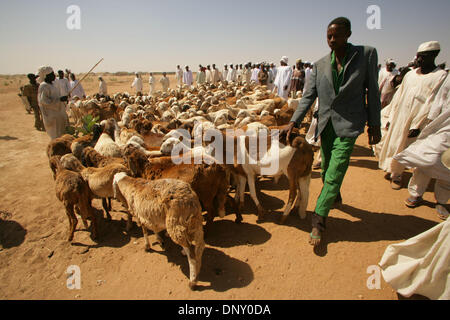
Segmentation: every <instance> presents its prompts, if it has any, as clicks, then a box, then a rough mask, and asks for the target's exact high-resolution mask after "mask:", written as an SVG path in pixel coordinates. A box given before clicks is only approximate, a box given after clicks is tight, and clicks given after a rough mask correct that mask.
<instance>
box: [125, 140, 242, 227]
mask: <svg viewBox="0 0 450 320" xmlns="http://www.w3.org/2000/svg"><path fill="white" fill-rule="evenodd" d="M124 160H125V161H126V162H127V164H128V168H130V170H131V172H132V173H133V176H135V177H142V178H146V179H149V180H154V179H161V178H171V179H179V180H182V181H185V182H188V183H189V184H190V185H191V187H192V189H193V190H194V191H195V192H196V193H197V195H198V198H199V200H200V203H201V204H202V207H203V209H204V210H206V211H207V212H208V215H207V220H206V221H207V222H206V223H207V226H208V225H209V224H210V223H211V222H212V221H213V219H214V217H215V216H217V215H219V216H221V217H223V216H224V215H225V201H226V196H227V191H228V177H227V172H226V170H225V168H224V167H223V166H221V165H218V164H212V165H206V164H184V163H181V164H175V163H174V162H173V161H172V158H171V157H159V158H147V157H146V156H145V154H144V153H142V152H141V151H140V150H138V149H137V148H135V147H133V146H127V147H126V148H125V150H124ZM239 218H240V219H239ZM236 220H239V221H240V220H242V218H241V217H240V215H239V216H238V215H237V217H236Z"/></svg>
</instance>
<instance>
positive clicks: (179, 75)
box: [175, 65, 183, 87]
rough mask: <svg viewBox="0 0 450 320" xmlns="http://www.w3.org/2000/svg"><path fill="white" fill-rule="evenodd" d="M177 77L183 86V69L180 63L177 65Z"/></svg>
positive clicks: (178, 82) (179, 83)
mask: <svg viewBox="0 0 450 320" xmlns="http://www.w3.org/2000/svg"><path fill="white" fill-rule="evenodd" d="M175 78H176V79H177V84H178V86H180V87H181V86H182V85H183V70H182V69H181V68H180V65H178V66H177V71H175Z"/></svg>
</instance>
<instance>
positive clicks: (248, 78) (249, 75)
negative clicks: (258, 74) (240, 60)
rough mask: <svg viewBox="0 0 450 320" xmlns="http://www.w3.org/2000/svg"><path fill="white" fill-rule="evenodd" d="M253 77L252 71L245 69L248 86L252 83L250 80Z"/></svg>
mask: <svg viewBox="0 0 450 320" xmlns="http://www.w3.org/2000/svg"><path fill="white" fill-rule="evenodd" d="M251 77H252V71H251V70H250V69H248V68H245V70H244V80H245V81H246V82H247V84H249V83H250V78H251Z"/></svg>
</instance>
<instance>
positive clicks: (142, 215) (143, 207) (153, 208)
mask: <svg viewBox="0 0 450 320" xmlns="http://www.w3.org/2000/svg"><path fill="white" fill-rule="evenodd" d="M113 186H114V193H115V198H116V199H118V200H119V201H121V202H122V204H123V205H124V206H126V207H127V208H128V210H129V211H130V212H131V214H132V215H133V216H134V217H136V219H137V220H138V222H139V223H140V225H141V227H142V232H143V234H144V239H145V250H146V251H150V250H151V245H150V243H149V241H148V234H147V229H150V230H152V231H153V232H154V233H155V234H158V233H159V232H161V231H164V230H167V233H168V234H169V236H170V238H171V239H172V240H173V242H175V243H177V244H178V245H180V246H181V247H182V248H183V250H184V252H185V254H186V255H187V258H188V262H189V288H191V290H194V289H195V287H196V284H197V278H198V275H199V273H200V269H201V264H202V255H203V250H204V248H205V241H204V239H203V224H202V221H203V218H202V212H201V211H202V210H201V205H200V202H199V200H198V197H197V195H196V193H195V192H194V191H193V190H192V188H191V187H190V185H189V184H188V183H186V182H183V181H181V180H176V179H159V180H154V181H149V180H146V179H139V178H132V177H129V176H127V175H126V174H125V173H118V174H116V175H115V176H114V180H113ZM158 240H161V238H160V237H159V238H158ZM161 244H162V243H161Z"/></svg>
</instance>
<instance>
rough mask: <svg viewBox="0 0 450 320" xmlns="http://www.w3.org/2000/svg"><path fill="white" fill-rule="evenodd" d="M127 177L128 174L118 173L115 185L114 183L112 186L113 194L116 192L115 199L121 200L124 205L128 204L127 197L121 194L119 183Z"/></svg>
mask: <svg viewBox="0 0 450 320" xmlns="http://www.w3.org/2000/svg"><path fill="white" fill-rule="evenodd" d="M126 176H127V174H126V172H119V173H116V174H115V175H114V178H113V183H112V186H113V192H114V198H115V199H117V200H119V201H120V202H122V203H123V204H126V199H125V197H124V196H123V194H122V192H120V188H119V186H118V183H119V181H120V180H122V179H123V178H124V177H126Z"/></svg>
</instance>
